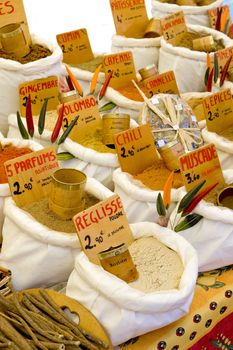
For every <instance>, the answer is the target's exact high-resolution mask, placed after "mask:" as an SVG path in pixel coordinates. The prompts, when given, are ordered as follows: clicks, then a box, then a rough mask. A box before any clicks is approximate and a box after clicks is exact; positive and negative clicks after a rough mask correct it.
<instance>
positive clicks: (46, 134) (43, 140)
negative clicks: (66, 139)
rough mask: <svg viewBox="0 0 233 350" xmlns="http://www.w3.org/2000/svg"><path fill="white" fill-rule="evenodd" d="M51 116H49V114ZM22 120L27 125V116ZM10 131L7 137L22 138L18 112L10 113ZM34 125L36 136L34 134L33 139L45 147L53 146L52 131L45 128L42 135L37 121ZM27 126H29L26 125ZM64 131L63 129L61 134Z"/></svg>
mask: <svg viewBox="0 0 233 350" xmlns="http://www.w3.org/2000/svg"><path fill="white" fill-rule="evenodd" d="M48 117H49V116H48ZM22 122H23V124H24V126H25V127H26V125H27V124H26V118H22ZM8 126H9V129H8V133H7V137H10V138H22V136H21V134H20V131H19V128H18V123H17V116H16V114H10V115H9V116H8ZM34 127H35V132H34V136H33V140H34V141H35V142H38V143H39V144H41V145H42V146H44V147H49V146H51V141H50V138H51V135H52V131H50V130H47V129H44V131H43V133H42V135H40V134H39V133H38V128H37V123H35V122H34ZM26 128H27V127H26ZM62 132H63V131H62V130H61V132H60V134H61V133H62Z"/></svg>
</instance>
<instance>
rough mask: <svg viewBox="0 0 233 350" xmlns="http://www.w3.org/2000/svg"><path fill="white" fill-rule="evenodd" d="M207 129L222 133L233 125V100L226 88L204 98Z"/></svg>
mask: <svg viewBox="0 0 233 350" xmlns="http://www.w3.org/2000/svg"><path fill="white" fill-rule="evenodd" d="M202 103H203V108H204V113H205V118H206V125H207V129H208V130H209V131H212V132H216V133H220V132H221V131H223V130H226V129H227V128H229V127H230V126H232V125H233V100H232V96H231V90H230V89H226V90H222V91H220V92H217V93H215V94H213V95H211V96H208V97H206V98H204V99H203V102H202Z"/></svg>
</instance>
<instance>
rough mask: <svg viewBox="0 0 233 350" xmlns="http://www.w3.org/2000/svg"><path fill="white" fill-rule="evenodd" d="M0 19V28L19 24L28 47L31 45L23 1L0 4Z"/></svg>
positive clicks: (17, 0)
mask: <svg viewBox="0 0 233 350" xmlns="http://www.w3.org/2000/svg"><path fill="white" fill-rule="evenodd" d="M0 18H1V25H0V27H4V26H5V25H7V24H11V23H21V24H22V28H23V32H24V35H25V39H26V41H27V43H28V44H29V45H30V44H31V36H30V32H29V28H28V22H27V17H26V13H25V9H24V5H23V0H9V1H3V2H1V4H0Z"/></svg>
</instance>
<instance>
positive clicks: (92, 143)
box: [78, 129, 116, 153]
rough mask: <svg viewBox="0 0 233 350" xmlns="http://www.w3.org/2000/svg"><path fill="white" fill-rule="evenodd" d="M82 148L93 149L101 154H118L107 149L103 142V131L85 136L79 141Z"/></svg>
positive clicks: (96, 131) (113, 150) (97, 130)
mask: <svg viewBox="0 0 233 350" xmlns="http://www.w3.org/2000/svg"><path fill="white" fill-rule="evenodd" d="M78 143H80V144H81V145H82V146H84V147H87V148H91V149H93V150H95V151H97V152H101V153H116V150H115V149H112V148H109V147H107V146H106V145H105V144H104V143H103V141H102V129H96V130H95V132H94V133H90V134H89V135H83V137H80V138H79V140H78Z"/></svg>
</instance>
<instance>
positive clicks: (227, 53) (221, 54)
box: [216, 46, 233, 76]
mask: <svg viewBox="0 0 233 350" xmlns="http://www.w3.org/2000/svg"><path fill="white" fill-rule="evenodd" d="M232 56H233V46H230V47H227V48H226V49H222V50H218V51H216V57H217V61H218V68H219V75H220V76H221V74H222V71H223V68H224V66H225V64H226V63H227V61H228V59H229V58H230V57H232ZM232 67H233V59H231V61H230V65H229V67H228V72H229V71H230V70H231V69H232Z"/></svg>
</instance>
